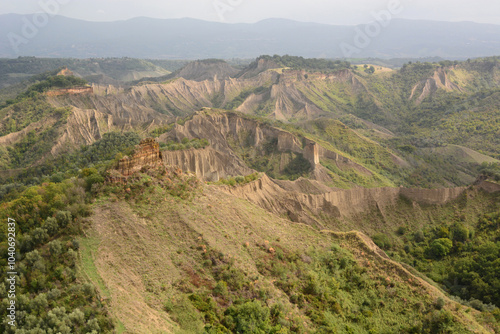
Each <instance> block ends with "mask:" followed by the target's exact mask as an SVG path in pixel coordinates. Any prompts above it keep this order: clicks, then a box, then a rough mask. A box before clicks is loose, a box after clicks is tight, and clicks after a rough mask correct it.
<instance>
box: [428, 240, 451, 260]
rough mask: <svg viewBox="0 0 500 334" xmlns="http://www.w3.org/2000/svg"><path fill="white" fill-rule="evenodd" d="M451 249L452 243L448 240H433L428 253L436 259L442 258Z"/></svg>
mask: <svg viewBox="0 0 500 334" xmlns="http://www.w3.org/2000/svg"><path fill="white" fill-rule="evenodd" d="M452 248H453V242H451V240H450V239H448V238H440V239H436V240H434V241H433V242H432V243H431V245H430V252H431V254H432V255H433V256H434V257H436V258H442V257H444V256H446V255H448V253H450V250H451V249H452Z"/></svg>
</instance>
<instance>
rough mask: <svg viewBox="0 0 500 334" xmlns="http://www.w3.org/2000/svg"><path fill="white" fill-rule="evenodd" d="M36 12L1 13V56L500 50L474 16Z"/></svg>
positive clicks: (498, 36)
mask: <svg viewBox="0 0 500 334" xmlns="http://www.w3.org/2000/svg"><path fill="white" fill-rule="evenodd" d="M35 18H36V17H34V16H32V15H18V14H7V15H0V57H7V58H11V57H18V56H38V57H75V58H89V57H125V56H128V57H136V58H165V59H203V58H225V59H228V58H253V57H257V56H259V55H261V54H293V55H300V56H304V57H322V58H357V57H379V58H402V57H429V56H439V57H443V58H448V59H466V58H472V57H482V56H492V55H498V54H500V25H492V24H479V23H472V22H456V23H452V22H437V21H414V20H404V19H393V20H392V21H390V24H388V25H387V26H386V27H383V26H382V25H381V24H379V23H377V22H376V21H375V22H374V23H373V24H374V25H375V26H371V29H369V30H368V34H367V33H366V31H367V25H359V26H335V25H326V24H317V23H303V22H296V21H290V20H284V19H268V20H264V21H261V22H258V23H254V24H227V23H216V22H207V21H201V20H195V19H166V20H162V19H151V18H135V19H131V20H127V21H116V22H88V21H81V20H76V19H71V18H66V17H61V16H56V17H52V18H49V19H48V20H47V22H43V20H41V19H40V17H38V18H39V20H38V21H36V19H35ZM42 18H43V17H42ZM37 24H38V25H39V26H37ZM369 35H371V36H372V37H370V36H369Z"/></svg>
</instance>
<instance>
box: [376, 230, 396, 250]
mask: <svg viewBox="0 0 500 334" xmlns="http://www.w3.org/2000/svg"><path fill="white" fill-rule="evenodd" d="M372 240H373V242H374V243H375V244H376V245H377V246H379V247H380V248H382V249H385V250H388V249H390V248H391V247H392V242H391V240H390V239H389V237H388V236H387V235H386V234H383V233H379V234H375V235H374V236H373V237H372Z"/></svg>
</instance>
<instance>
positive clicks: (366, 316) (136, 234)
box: [92, 185, 487, 333]
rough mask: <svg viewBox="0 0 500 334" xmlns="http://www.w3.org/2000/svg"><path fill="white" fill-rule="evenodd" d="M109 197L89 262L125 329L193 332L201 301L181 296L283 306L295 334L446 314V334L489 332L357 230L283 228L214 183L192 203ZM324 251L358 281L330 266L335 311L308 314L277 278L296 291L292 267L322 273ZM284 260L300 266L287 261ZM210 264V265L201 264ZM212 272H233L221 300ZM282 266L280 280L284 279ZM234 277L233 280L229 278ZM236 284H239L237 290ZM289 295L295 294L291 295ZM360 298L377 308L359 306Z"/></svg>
mask: <svg viewBox="0 0 500 334" xmlns="http://www.w3.org/2000/svg"><path fill="white" fill-rule="evenodd" d="M116 191H118V190H116ZM117 194H118V195H115V194H113V193H111V194H110V195H109V197H102V198H101V199H100V200H99V201H98V202H96V204H95V205H94V211H95V213H94V215H93V217H92V222H93V225H92V229H93V231H94V232H97V233H98V234H99V235H100V238H101V243H100V244H99V247H98V249H94V252H95V254H96V258H95V266H96V268H97V272H98V273H99V275H100V276H101V277H102V279H103V281H104V283H105V285H106V287H107V289H109V291H110V292H111V313H112V314H113V316H114V317H116V318H118V319H120V320H121V321H122V322H123V324H124V326H125V328H126V330H127V331H129V332H133V333H162V332H164V333H170V332H173V333H201V332H202V329H203V325H204V324H203V318H204V315H205V319H207V315H206V314H204V312H200V311H198V310H196V309H195V306H199V304H196V303H194V302H193V303H191V302H189V299H187V296H193V295H196V296H204V298H205V297H207V296H208V297H207V298H211V300H214V301H215V303H216V305H217V308H218V310H219V311H220V310H222V311H223V310H224V309H226V308H227V306H228V304H227V302H228V298H229V299H231V300H234V301H236V300H237V298H238V297H240V298H241V297H244V298H246V299H252V298H256V299H257V300H260V301H261V302H263V303H265V304H267V305H268V306H269V307H272V306H273V305H275V304H282V305H283V308H284V310H285V311H286V313H287V319H288V320H283V321H284V322H285V323H292V324H296V325H297V326H298V327H297V328H299V332H310V331H311V330H312V329H313V328H319V327H320V325H319V324H318V323H317V322H318V321H319V320H318V317H317V316H315V314H316V315H318V314H319V315H320V318H321V319H323V320H321V321H322V322H324V323H326V324H328V326H330V328H332V329H333V328H334V329H336V330H337V331H338V332H339V333H347V332H354V333H368V332H369V330H372V331H371V333H373V332H394V333H399V332H401V330H402V328H403V327H404V328H409V327H412V326H414V325H415V324H417V325H418V323H419V322H420V321H422V319H424V318H425V319H427V318H428V319H430V320H428V323H429V324H431V325H432V323H433V321H437V322H438V324H439V323H441V322H442V321H445V322H446V319H445V320H443V319H442V318H441V317H443V316H444V317H451V318H450V319H452V320H450V321H448V322H446V323H445V324H444V325H443V326H445V327H446V326H448V327H449V329H450V330H451V331H452V332H455V333H458V332H460V333H467V332H473V331H474V332H480V333H483V332H484V333H486V332H487V331H486V330H485V328H484V327H482V326H481V325H479V324H478V323H477V322H476V319H481V316H480V315H479V314H478V313H477V312H475V311H472V312H471V311H470V310H468V311H467V308H463V307H460V306H458V305H457V304H455V303H453V302H451V301H448V300H447V299H446V298H445V300H446V301H447V302H446V306H445V309H446V310H447V311H437V310H435V309H434V306H433V303H434V302H435V300H436V298H437V297H438V296H442V295H441V293H440V292H439V291H437V290H435V289H433V288H431V287H428V286H427V285H426V284H423V283H422V282H420V281H419V280H418V279H416V278H414V277H412V276H411V275H409V274H408V273H407V272H405V271H404V270H402V268H401V267H400V266H399V265H397V264H394V263H392V262H390V261H388V260H384V259H382V258H381V257H380V255H377V254H376V253H375V252H374V251H373V250H372V249H370V248H369V247H368V246H367V244H366V242H365V241H363V239H362V238H360V237H358V236H356V235H355V234H347V235H345V234H335V233H321V232H319V231H316V230H314V229H312V228H310V227H309V226H305V225H302V224H294V223H291V222H289V221H287V220H284V219H281V218H279V217H276V216H273V215H271V214H269V213H267V212H265V211H264V210H262V209H260V208H257V207H255V206H254V205H251V204H250V203H248V202H246V201H243V200H238V199H235V198H232V197H230V196H228V195H226V194H224V193H222V192H221V191H219V190H218V188H217V187H215V186H209V187H208V188H204V189H203V190H202V192H201V193H198V195H196V196H195V198H194V200H192V201H185V200H180V199H178V198H174V197H172V196H170V195H169V194H168V193H166V192H165V191H162V189H160V188H158V187H157V186H154V185H153V186H151V187H149V188H146V189H143V191H142V193H141V194H135V193H134V190H132V193H129V194H127V192H123V191H118V192H117ZM123 197H127V198H128V200H127V199H124V198H123ZM334 244H339V245H341V247H340V248H336V247H338V246H335V245H334ZM270 247H273V248H274V250H276V253H275V254H274V253H273V252H272V251H269V249H270ZM332 247H333V248H332ZM332 249H333V250H335V251H334V252H333V253H332V252H331V250H332ZM329 251H330V252H329ZM279 254H284V256H280V255H279ZM324 254H332V255H331V256H334V257H336V258H337V260H338V261H340V263H342V261H344V262H345V261H347V262H346V263H350V265H349V266H348V268H352V270H354V271H353V272H351V271H349V270H348V271H347V272H351V274H349V275H356V278H355V281H354V282H358V283H352V280H353V279H354V278H352V276H349V277H351V278H347V277H346V276H343V275H345V274H346V273H347V272H346V271H345V270H347V269H337V271H338V272H336V274H335V276H336V278H337V280H338V283H339V288H338V291H337V293H336V296H335V300H336V301H338V304H339V305H340V309H338V307H336V308H335V309H336V310H337V311H336V312H334V311H332V310H331V309H330V308H329V307H328V308H327V309H321V307H323V306H321V305H323V304H321V303H320V304H318V305H319V306H317V307H316V308H315V306H314V305H316V304H314V303H315V300H317V299H315V297H314V296H312V297H311V296H309V295H307V294H306V295H305V296H306V306H304V307H297V306H296V305H293V304H292V303H291V302H290V298H291V296H288V295H287V293H286V292H290V291H289V290H288V289H285V288H283V287H284V284H285V282H287V280H288V279H293V278H294V277H295V278H297V279H299V281H298V283H297V284H299V287H298V288H294V289H299V288H300V286H301V284H305V282H303V281H301V280H300V278H301V276H300V274H298V273H297V272H295V271H294V270H293V269H292V268H295V267H300V268H303V270H306V272H307V271H308V270H309V271H311V270H312V272H316V275H319V276H318V277H319V278H320V279H321V278H322V277H323V276H324V275H328V270H327V267H325V266H324V265H322V264H321V263H323V262H321V261H319V260H318V259H321V257H322V256H324ZM292 255H296V256H298V260H297V259H295V260H293V261H292V260H290V258H292ZM213 256H215V259H213ZM211 258H212V260H211V262H212V264H211V262H210V261H209V262H208V263H207V259H211ZM317 260H318V261H319V262H316V261H317ZM337 260H336V261H337ZM214 261H215V262H214ZM213 263H217V265H215V264H213ZM223 265H224V266H225V267H224V266H223ZM219 266H223V268H226V269H225V270H229V272H230V273H232V274H230V275H229V276H228V277H227V278H226V280H227V281H228V286H229V297H227V296H226V297H224V298H223V297H217V296H216V295H214V293H213V291H212V289H213V288H214V287H215V286H216V284H217V277H218V276H217V274H215V273H216V272H217V270H218V269H220V268H219ZM280 268H281V269H280ZM283 270H285V273H287V272H288V274H287V275H285V276H282V274H280V273H282V272H283ZM313 275H315V274H314V273H313ZM330 275H331V274H330ZM287 277H288V278H287ZM324 277H328V276H324ZM236 278H238V280H239V281H240V282H233V281H234V280H235V279H236ZM302 279H304V278H303V277H302ZM235 284H241V286H240V289H237V288H235V286H234V285H235ZM353 284H354V285H353ZM294 291H295V292H294ZM296 291H301V290H300V289H299V290H293V291H292V292H294V293H296ZM367 295H370V296H372V297H373V298H374V299H375V300H376V301H377V304H373V303H372V302H371V301H370V302H366V296H367ZM252 296H253V297H252ZM235 298H236V299H235ZM319 300H321V298H320V299H319ZM236 303H237V302H236ZM363 303H367V304H363ZM165 307H166V309H167V310H168V311H169V313H167V312H165V311H164V308H165ZM311 310H313V311H314V310H316V311H317V312H316V313H314V312H313V311H311ZM311 312H312V313H311ZM318 312H319V313H318ZM440 312H441V313H440ZM443 312H445V313H443ZM446 312H448V313H446ZM422 315H425V317H422ZM432 319H434V320H432ZM436 319H438V320H436ZM287 321H288V322H287ZM480 321H482V320H480ZM429 326H430V325H429Z"/></svg>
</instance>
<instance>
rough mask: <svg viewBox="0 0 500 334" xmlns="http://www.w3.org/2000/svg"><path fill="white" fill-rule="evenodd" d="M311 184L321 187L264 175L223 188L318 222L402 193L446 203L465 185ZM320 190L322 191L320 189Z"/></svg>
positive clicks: (381, 206)
mask: <svg viewBox="0 0 500 334" xmlns="http://www.w3.org/2000/svg"><path fill="white" fill-rule="evenodd" d="M301 182H302V183H304V182H309V183H310V187H312V188H315V189H321V190H319V191H316V192H315V193H305V192H302V189H303V188H304V185H302V186H300V187H295V183H297V181H295V182H292V181H275V180H272V179H270V178H269V177H268V176H267V175H263V176H262V177H261V178H260V179H259V180H256V181H254V182H251V183H249V184H246V185H243V186H240V187H225V191H226V192H228V193H230V194H232V195H234V196H237V197H239V198H243V199H246V200H248V201H250V202H252V203H255V204H257V205H259V206H260V207H262V208H264V209H266V210H268V211H271V212H273V213H275V214H278V215H287V216H288V217H289V218H290V219H291V220H293V221H296V222H302V223H306V224H310V225H315V226H316V225H318V224H319V219H318V217H320V216H322V215H327V216H330V217H336V218H341V217H347V216H351V215H354V214H357V213H362V212H366V211H368V210H370V209H373V208H378V209H379V210H382V211H383V210H384V209H385V208H387V207H388V206H391V205H394V204H396V201H397V200H398V199H399V198H400V197H401V196H403V197H406V198H407V199H409V200H411V201H414V202H418V203H422V204H434V205H436V204H445V203H447V202H449V201H452V200H454V199H456V198H458V197H459V196H460V195H461V194H462V193H463V192H464V191H465V190H466V189H467V188H465V187H458V188H443V189H412V188H402V187H400V188H390V187H384V188H353V189H333V188H329V190H327V191H325V189H324V187H321V186H317V185H315V184H314V181H307V180H304V179H302V180H301ZM320 191H323V192H320Z"/></svg>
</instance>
